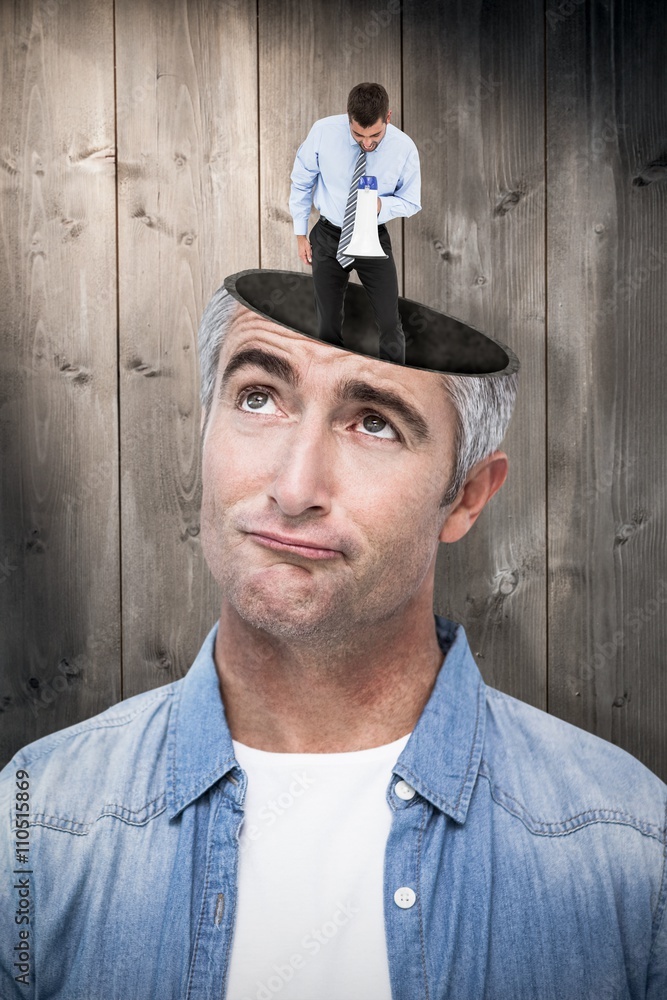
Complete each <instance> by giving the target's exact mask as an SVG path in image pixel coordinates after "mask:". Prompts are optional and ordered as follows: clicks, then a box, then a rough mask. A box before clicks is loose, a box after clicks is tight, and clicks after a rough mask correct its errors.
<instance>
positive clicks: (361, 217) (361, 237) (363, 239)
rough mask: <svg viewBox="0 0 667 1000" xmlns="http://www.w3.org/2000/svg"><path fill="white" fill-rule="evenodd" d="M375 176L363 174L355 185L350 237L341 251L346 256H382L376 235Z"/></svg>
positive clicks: (384, 254)
mask: <svg viewBox="0 0 667 1000" xmlns="http://www.w3.org/2000/svg"><path fill="white" fill-rule="evenodd" d="M377 190H378V182H377V177H371V176H369V175H368V174H364V176H363V177H360V178H359V184H358V187H357V209H356V212H355V216H354V229H353V230H352V239H351V240H350V242H349V243H348V245H347V246H346V247H341V252H342V253H345V254H347V256H348V257H384V258H385V259H386V257H387V254H386V253H385V252H384V250H383V249H382V246H381V244H380V239H379V237H378V209H377V198H378V194H377Z"/></svg>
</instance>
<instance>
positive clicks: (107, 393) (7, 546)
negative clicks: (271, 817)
mask: <svg viewBox="0 0 667 1000" xmlns="http://www.w3.org/2000/svg"><path fill="white" fill-rule="evenodd" d="M0 39H1V42H0V44H1V46H2V48H1V51H2V56H1V59H0V118H1V120H2V123H3V125H2V134H1V136H0V234H1V235H0V453H1V454H2V482H1V485H0V602H1V604H0V607H1V612H0V614H1V619H0V763H4V762H5V761H6V760H8V759H9V757H10V756H11V754H12V753H13V752H14V751H15V750H17V749H18V748H19V747H20V746H23V745H24V744H25V743H27V742H29V741H31V740H33V739H36V738H37V737H39V736H42V735H44V734H45V733H48V732H52V731H53V730H56V729H60V728H63V727H64V726H67V725H69V724H71V723H74V722H77V721H79V720H80V719H82V718H86V717H88V716H90V715H93V714H94V713H95V712H98V711H101V710H102V709H104V708H106V707H107V706H108V705H110V704H112V703H113V702H114V701H117V700H118V698H119V697H120V621H119V601H118V584H119V557H118V507H117V504H118V491H117V477H118V454H117V414H116V388H117V386H116V338H115V323H116V292H115V205H114V200H115V194H114V176H115V156H114V107H113V101H114V96H113V94H114V92H113V30H112V23H111V15H110V12H109V10H108V9H105V8H100V9H97V8H93V7H92V6H91V5H90V4H85V3H81V2H78V0H69V2H62V3H53V4H44V3H30V2H27V3H20V4H19V3H15V4H10V3H5V4H2V5H1V6H0Z"/></svg>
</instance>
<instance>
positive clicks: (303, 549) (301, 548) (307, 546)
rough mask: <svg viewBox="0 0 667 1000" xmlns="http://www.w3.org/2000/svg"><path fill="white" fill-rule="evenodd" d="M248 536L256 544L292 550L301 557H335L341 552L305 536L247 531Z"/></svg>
mask: <svg viewBox="0 0 667 1000" xmlns="http://www.w3.org/2000/svg"><path fill="white" fill-rule="evenodd" d="M246 534H247V535H248V537H249V538H251V539H252V540H253V542H256V543H257V544H258V545H262V546H264V548H267V549H274V550H276V551H277V552H292V553H293V554H294V555H297V556H300V557H301V558H303V559H335V558H337V557H338V556H341V555H342V554H343V553H342V552H341V550H340V549H330V548H327V547H326V546H323V545H321V544H319V543H318V542H316V541H312V540H310V539H306V538H293V537H291V536H289V535H277V534H275V533H273V532H264V531H261V532H259V531H257V532H255V531H248V532H246Z"/></svg>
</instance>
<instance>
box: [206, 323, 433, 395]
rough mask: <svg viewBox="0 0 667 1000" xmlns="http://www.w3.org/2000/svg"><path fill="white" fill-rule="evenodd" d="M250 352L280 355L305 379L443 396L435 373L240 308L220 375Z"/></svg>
mask: <svg viewBox="0 0 667 1000" xmlns="http://www.w3.org/2000/svg"><path fill="white" fill-rule="evenodd" d="M251 348H259V349H260V350H266V351H270V352H272V353H274V354H278V355H280V356H281V357H283V358H284V359H285V361H287V362H288V363H289V364H290V365H291V366H292V367H293V368H295V369H296V371H297V374H298V375H299V376H300V377H301V378H302V379H303V378H306V377H307V375H308V374H309V373H310V374H311V375H313V376H315V375H316V374H317V375H322V376H324V377H326V376H327V375H330V377H331V380H332V384H333V383H334V382H335V381H337V380H338V379H339V378H341V377H344V378H350V377H352V378H360V379H361V378H363V379H364V380H366V381H367V382H372V383H373V384H377V385H382V384H384V385H385V386H387V385H391V386H392V387H393V388H396V387H397V386H398V387H401V389H402V390H403V391H404V392H406V393H407V394H408V395H413V394H415V395H422V396H423V394H424V393H435V392H438V390H439V394H440V393H442V387H441V384H440V377H439V376H438V375H437V374H436V373H435V372H425V371H419V370H416V369H409V368H405V367H403V366H399V365H392V364H390V363H389V362H387V361H379V360H378V359H375V358H369V357H365V356H364V355H360V354H356V353H353V352H351V351H346V350H344V349H343V348H340V347H334V346H332V345H330V344H325V343H322V341H319V340H315V339H314V338H312V337H308V336H306V334H303V333H298V332H297V331H296V330H290V329H288V328H287V327H284V326H281V325H280V324H278V323H273V322H272V321H271V320H269V319H267V318H266V317H264V316H261V315H259V314H258V313H255V312H253V311H252V310H251V309H246V308H245V307H244V306H241V305H239V306H238V308H237V310H236V312H235V314H234V317H233V319H232V321H231V323H230V325H229V328H228V331H227V335H226V337H225V339H224V341H223V346H222V350H221V352H220V364H219V371H220V372H223V371H224V369H225V368H226V367H227V365H228V364H229V362H230V360H231V359H232V358H233V357H234V356H235V355H237V354H238V353H239V352H241V351H246V350H248V349H251Z"/></svg>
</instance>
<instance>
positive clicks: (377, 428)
mask: <svg viewBox="0 0 667 1000" xmlns="http://www.w3.org/2000/svg"><path fill="white" fill-rule="evenodd" d="M357 427H361V428H362V430H363V432H364V433H366V434H370V435H372V436H373V437H380V438H387V439H388V440H390V441H398V434H397V433H396V431H395V430H394V428H393V427H392V426H391V424H390V423H388V421H386V420H385V419H384V418H383V417H381V416H380V415H379V414H378V413H367V414H366V415H365V416H364V417H363V418H362V419H361V420H360V421H359V423H358V424H357Z"/></svg>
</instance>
